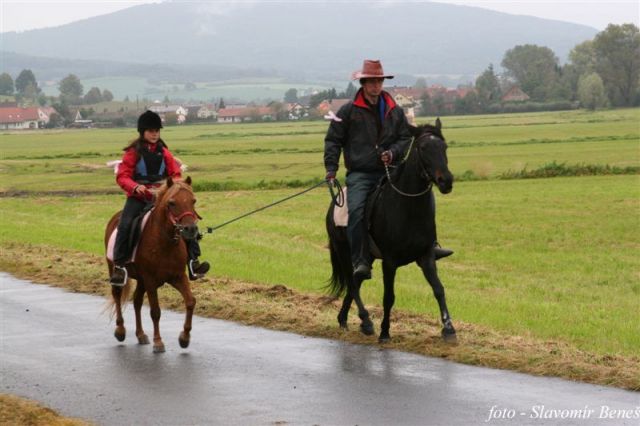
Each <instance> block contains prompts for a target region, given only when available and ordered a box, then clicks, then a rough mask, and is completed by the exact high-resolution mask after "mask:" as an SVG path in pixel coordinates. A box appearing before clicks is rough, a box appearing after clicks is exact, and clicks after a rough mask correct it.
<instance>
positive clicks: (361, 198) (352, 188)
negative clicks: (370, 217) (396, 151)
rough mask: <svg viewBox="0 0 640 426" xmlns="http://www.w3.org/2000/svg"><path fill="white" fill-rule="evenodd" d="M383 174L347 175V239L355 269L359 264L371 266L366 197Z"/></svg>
mask: <svg viewBox="0 0 640 426" xmlns="http://www.w3.org/2000/svg"><path fill="white" fill-rule="evenodd" d="M382 175H383V173H377V172H373V173H365V172H349V173H348V174H347V188H348V191H347V207H348V209H349V223H348V224H347V238H348V240H349V247H350V248H351V263H352V264H353V267H354V268H355V267H356V266H357V265H359V264H361V263H365V264H367V265H371V263H372V260H373V259H372V258H371V254H370V253H369V231H368V225H367V221H366V218H365V209H366V206H367V197H368V196H369V194H370V193H371V192H373V191H374V190H375V188H376V186H377V185H378V182H379V181H380V178H381V177H382Z"/></svg>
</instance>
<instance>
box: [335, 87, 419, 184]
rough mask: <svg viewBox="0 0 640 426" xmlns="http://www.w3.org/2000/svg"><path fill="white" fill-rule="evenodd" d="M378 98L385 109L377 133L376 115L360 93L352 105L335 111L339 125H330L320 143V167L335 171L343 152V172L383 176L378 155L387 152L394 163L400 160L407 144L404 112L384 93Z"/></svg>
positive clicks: (407, 137)
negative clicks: (321, 149) (322, 142)
mask: <svg viewBox="0 0 640 426" xmlns="http://www.w3.org/2000/svg"><path fill="white" fill-rule="evenodd" d="M381 96H383V97H384V101H385V104H386V105H385V113H384V119H383V120H382V122H381V123H382V126H381V129H380V131H378V124H377V120H376V116H375V115H374V114H378V111H374V110H373V109H372V108H370V107H369V105H367V103H366V102H365V100H364V95H363V93H362V89H360V90H359V91H358V93H357V94H356V96H355V99H354V100H353V101H352V102H349V103H348V104H346V105H344V106H342V108H340V109H339V110H338V113H337V114H336V115H337V117H338V119H340V120H342V121H337V120H335V119H334V120H333V121H331V125H330V126H329V130H328V131H327V136H326V137H325V139H324V166H325V169H326V170H327V171H328V172H335V171H337V170H338V164H339V161H340V153H341V152H342V151H343V150H344V163H345V166H346V168H347V171H354V172H384V165H383V164H382V161H381V160H380V153H381V152H382V151H386V150H391V151H392V152H393V162H394V163H395V162H397V161H399V160H401V159H402V158H403V157H404V154H405V151H406V149H407V147H408V146H409V143H410V142H411V134H410V133H409V129H408V124H407V119H406V117H405V115H404V111H403V110H402V108H400V107H399V106H397V105H396V103H395V101H394V100H393V98H392V97H391V95H389V94H388V93H387V92H382V95H381Z"/></svg>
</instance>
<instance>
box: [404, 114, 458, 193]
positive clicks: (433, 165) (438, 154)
mask: <svg viewBox="0 0 640 426" xmlns="http://www.w3.org/2000/svg"><path fill="white" fill-rule="evenodd" d="M409 129H410V132H411V134H412V135H413V137H414V138H415V139H414V144H415V146H416V147H415V149H416V150H417V152H418V156H419V158H420V163H421V164H422V168H423V169H424V171H425V173H426V174H427V177H428V178H429V179H431V180H432V181H433V183H435V184H436V185H437V186H438V189H439V190H440V192H441V193H443V194H448V193H449V192H451V190H452V189H453V175H452V174H451V172H450V171H449V166H448V164H449V161H448V160H447V143H446V142H445V139H444V136H443V135H442V130H441V129H442V124H441V122H440V119H439V118H438V119H437V120H436V125H435V126H432V125H430V124H424V125H422V126H419V127H414V126H409Z"/></svg>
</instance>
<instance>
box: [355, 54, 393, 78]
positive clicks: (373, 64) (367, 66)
mask: <svg viewBox="0 0 640 426" xmlns="http://www.w3.org/2000/svg"><path fill="white" fill-rule="evenodd" d="M361 78H393V76H392V75H386V74H385V73H384V71H383V70H382V64H381V63H380V61H373V60H371V59H365V60H364V62H363V63H362V69H361V70H359V71H354V72H353V74H351V79H352V80H359V79H361Z"/></svg>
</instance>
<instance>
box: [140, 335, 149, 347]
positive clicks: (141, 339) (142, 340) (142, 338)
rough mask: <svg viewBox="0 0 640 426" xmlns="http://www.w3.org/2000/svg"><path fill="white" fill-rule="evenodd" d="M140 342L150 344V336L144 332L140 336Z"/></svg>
mask: <svg viewBox="0 0 640 426" xmlns="http://www.w3.org/2000/svg"><path fill="white" fill-rule="evenodd" d="M138 344H140V345H148V344H149V336H147V335H146V334H143V335H142V336H138Z"/></svg>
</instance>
